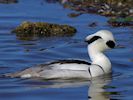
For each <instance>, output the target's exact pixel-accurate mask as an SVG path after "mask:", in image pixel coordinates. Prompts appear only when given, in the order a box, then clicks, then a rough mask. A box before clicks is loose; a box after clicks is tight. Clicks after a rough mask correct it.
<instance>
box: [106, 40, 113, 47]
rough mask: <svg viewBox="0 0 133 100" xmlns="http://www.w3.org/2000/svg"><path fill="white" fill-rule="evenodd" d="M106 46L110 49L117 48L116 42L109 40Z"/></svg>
mask: <svg viewBox="0 0 133 100" xmlns="http://www.w3.org/2000/svg"><path fill="white" fill-rule="evenodd" d="M106 44H107V46H108V47H110V48H114V47H115V43H114V41H111V40H109V41H107V42H106Z"/></svg>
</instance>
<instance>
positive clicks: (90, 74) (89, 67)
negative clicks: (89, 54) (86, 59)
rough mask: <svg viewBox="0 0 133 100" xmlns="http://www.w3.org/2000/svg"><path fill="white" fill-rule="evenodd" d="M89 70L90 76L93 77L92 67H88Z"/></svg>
mask: <svg viewBox="0 0 133 100" xmlns="http://www.w3.org/2000/svg"><path fill="white" fill-rule="evenodd" d="M88 72H89V73H90V76H91V78H92V74H91V68H90V67H89V68H88Z"/></svg>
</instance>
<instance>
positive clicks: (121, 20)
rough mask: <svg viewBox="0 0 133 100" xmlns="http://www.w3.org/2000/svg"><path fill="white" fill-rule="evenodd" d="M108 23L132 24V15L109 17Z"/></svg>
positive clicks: (117, 25) (115, 24) (113, 24)
mask: <svg viewBox="0 0 133 100" xmlns="http://www.w3.org/2000/svg"><path fill="white" fill-rule="evenodd" d="M108 23H109V24H110V25H112V26H115V27H119V26H133V17H113V18H110V19H109V21H108Z"/></svg>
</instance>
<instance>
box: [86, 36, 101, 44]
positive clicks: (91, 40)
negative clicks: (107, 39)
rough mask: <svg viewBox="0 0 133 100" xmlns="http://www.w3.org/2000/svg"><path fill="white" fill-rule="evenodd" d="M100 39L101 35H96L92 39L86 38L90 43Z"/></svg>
mask: <svg viewBox="0 0 133 100" xmlns="http://www.w3.org/2000/svg"><path fill="white" fill-rule="evenodd" d="M98 39H101V37H100V36H94V37H92V38H91V39H90V40H86V42H87V43H88V44H90V43H92V42H94V41H96V40H98Z"/></svg>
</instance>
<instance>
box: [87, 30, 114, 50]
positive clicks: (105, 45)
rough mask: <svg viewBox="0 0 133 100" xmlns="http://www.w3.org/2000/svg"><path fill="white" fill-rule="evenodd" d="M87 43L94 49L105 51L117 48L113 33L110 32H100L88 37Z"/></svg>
mask: <svg viewBox="0 0 133 100" xmlns="http://www.w3.org/2000/svg"><path fill="white" fill-rule="evenodd" d="M85 41H86V42H87V43H88V44H89V46H92V47H93V48H94V49H100V51H104V50H107V49H112V48H114V47H115V39H114V37H113V34H112V32H110V31H108V30H100V31H98V32H96V33H94V34H92V35H89V36H87V37H86V39H85Z"/></svg>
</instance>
